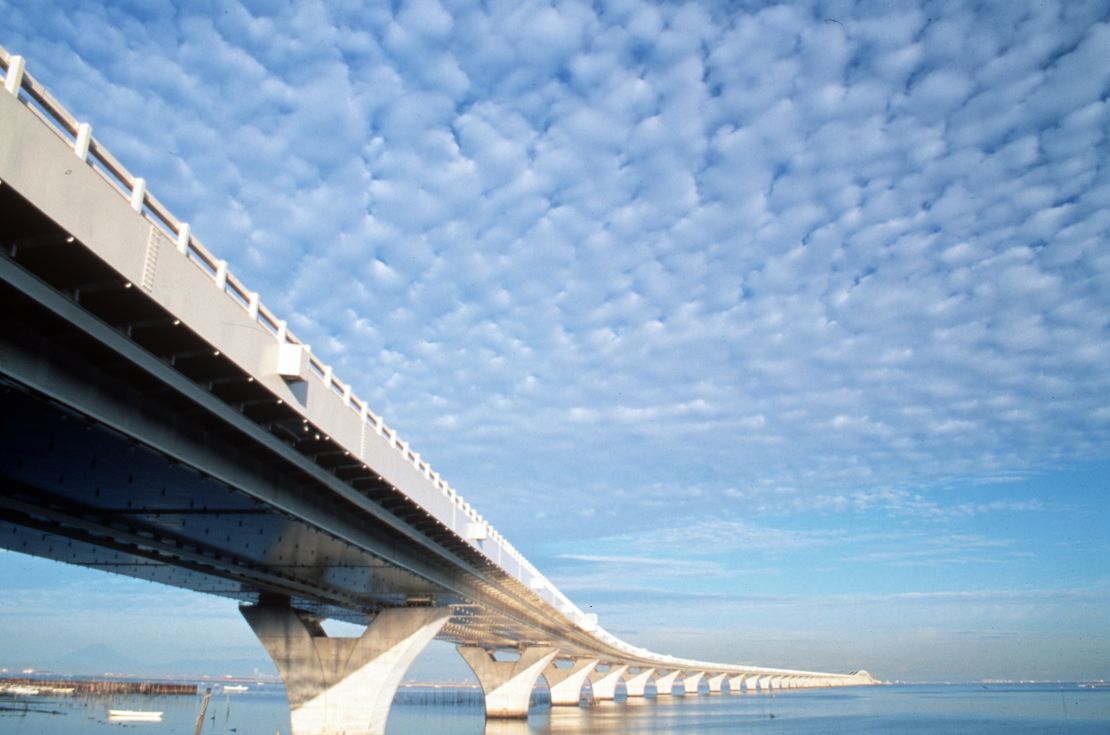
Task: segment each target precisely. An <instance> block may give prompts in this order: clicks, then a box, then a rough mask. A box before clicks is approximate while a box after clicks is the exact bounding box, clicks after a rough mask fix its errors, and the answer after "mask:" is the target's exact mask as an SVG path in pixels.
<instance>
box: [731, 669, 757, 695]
mask: <svg viewBox="0 0 1110 735" xmlns="http://www.w3.org/2000/svg"><path fill="white" fill-rule="evenodd" d="M747 678H748V675H747V674H738V675H737V676H733V677H731V678H729V680H728V691H729V693H730V694H739V693H740V692H742V691H744V680H745V679H747ZM748 688H749V689H750V688H751V687H750V686H749V687H748Z"/></svg>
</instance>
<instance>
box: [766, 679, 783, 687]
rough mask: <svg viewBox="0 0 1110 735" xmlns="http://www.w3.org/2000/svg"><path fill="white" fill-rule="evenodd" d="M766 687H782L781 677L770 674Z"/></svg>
mask: <svg viewBox="0 0 1110 735" xmlns="http://www.w3.org/2000/svg"><path fill="white" fill-rule="evenodd" d="M767 688H768V689H771V690H774V689H782V677H781V676H772V677H771V680H770V682H768V686H767Z"/></svg>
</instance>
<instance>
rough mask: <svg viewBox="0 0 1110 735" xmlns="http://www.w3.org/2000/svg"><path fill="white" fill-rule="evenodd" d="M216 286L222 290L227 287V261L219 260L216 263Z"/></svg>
mask: <svg viewBox="0 0 1110 735" xmlns="http://www.w3.org/2000/svg"><path fill="white" fill-rule="evenodd" d="M216 288H218V289H220V290H221V291H223V290H224V289H225V288H227V261H226V260H221V261H219V262H218V263H216Z"/></svg>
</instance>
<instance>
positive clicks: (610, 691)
mask: <svg viewBox="0 0 1110 735" xmlns="http://www.w3.org/2000/svg"><path fill="white" fill-rule="evenodd" d="M626 671H628V665H627V664H621V665H620V666H617V665H615V664H610V665H609V670H608V671H598V670H596V669H594V671H593V673H591V674H590V687H591V688H592V689H593V690H594V699H596V700H598V701H599V702H608V701H612V700H614V699H616V698H617V684H620V683H621V679H623V678H624V672H626Z"/></svg>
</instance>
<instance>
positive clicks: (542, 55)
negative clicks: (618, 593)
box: [0, 0, 1110, 530]
mask: <svg viewBox="0 0 1110 735" xmlns="http://www.w3.org/2000/svg"><path fill="white" fill-rule="evenodd" d="M0 9H2V14H3V16H4V18H5V26H4V28H3V30H2V32H0V33H2V36H3V37H2V39H0V41H2V42H3V43H4V44H5V45H6V46H8V47H9V48H10V49H12V50H13V51H15V52H19V53H23V54H25V55H27V56H28V57H29V59H30V60H31V64H32V70H33V72H34V73H36V74H37V75H38V76H39V77H40V78H42V79H43V80H44V81H45V82H46V83H47V84H48V85H49V87H50V88H51V89H53V90H55V91H56V93H57V95H58V96H59V98H60V99H62V100H64V101H65V102H66V104H67V105H70V106H71V107H72V108H73V109H74V110H75V112H77V114H78V115H79V116H80V117H81V118H82V119H89V120H92V121H93V122H94V124H95V126H96V133H97V135H98V137H99V138H100V139H101V140H103V141H105V142H106V143H107V144H108V146H109V147H110V148H111V149H112V150H113V151H115V152H117V153H118V154H119V155H120V156H121V157H122V158H123V159H124V161H125V162H126V164H127V165H128V166H130V167H131V168H132V169H133V170H135V171H138V172H141V173H142V174H143V175H145V176H146V177H147V179H148V181H149V182H150V185H151V188H152V190H153V191H155V192H156V193H157V195H158V196H159V197H160V198H161V199H163V200H164V201H167V202H169V203H170V204H171V206H172V208H173V209H174V210H175V211H176V212H178V213H179V214H180V216H181V217H183V218H185V219H189V220H191V221H192V222H193V225H194V230H195V231H196V232H197V233H198V234H199V235H200V237H201V238H202V239H203V240H204V241H205V242H206V243H207V244H208V245H209V246H210V247H212V248H214V249H216V250H217V251H218V252H219V253H220V254H221V255H222V256H223V257H226V258H228V260H229V261H230V262H231V263H232V267H233V269H234V270H235V271H236V273H238V274H240V275H241V276H242V277H243V278H244V279H245V280H246V281H247V283H249V284H251V285H252V287H254V288H257V289H258V290H260V291H261V292H262V295H263V298H264V300H266V302H267V303H269V304H271V305H272V306H273V307H274V308H276V309H278V310H279V311H280V312H282V313H283V314H285V315H286V316H288V317H289V318H290V322H291V324H293V325H294V327H295V329H296V330H297V332H298V333H299V334H300V335H301V336H302V337H303V338H304V339H305V340H306V341H308V342H310V343H312V344H313V345H314V346H315V347H316V349H317V351H318V352H320V353H321V354H323V355H324V356H325V357H326V359H328V360H330V361H332V362H333V363H334V364H335V367H336V370H337V372H338V374H340V375H341V376H343V377H344V378H345V379H346V380H349V381H351V382H353V383H354V385H355V387H356V390H357V391H358V392H359V393H360V394H361V395H362V397H364V398H366V399H367V400H369V401H370V403H371V405H372V406H374V407H375V409H376V410H378V411H379V412H381V413H383V414H384V415H385V416H386V417H387V419H388V420H389V421H390V422H391V423H392V424H394V425H395V426H397V427H398V428H399V429H400V430H401V431H402V433H403V434H404V435H405V436H406V437H407V438H409V439H410V440H411V441H412V442H413V444H414V445H415V446H417V447H418V448H419V449H420V450H421V451H422V453H423V454H424V455H425V456H427V457H429V458H430V459H431V460H432V461H433V463H435V465H436V466H437V468H438V469H440V470H441V471H442V472H443V473H444V474H445V475H446V476H447V477H448V478H450V479H451V480H452V481H453V482H454V483H455V484H456V485H458V486H459V487H460V489H462V491H463V492H464V493H465V494H466V495H467V496H468V497H469V498H471V499H472V500H474V501H475V502H476V503H477V504H478V505H479V507H482V508H483V511H484V512H486V513H487V514H488V515H489V516H490V517H491V518H493V519H494V520H495V522H498V523H499V524H500V525H505V524H506V523H526V522H527V521H522V520H519V518H520V516H519V511H521V510H524V509H527V508H529V507H530V501H529V498H531V497H534V494H535V493H536V492H541V491H549V497H550V501H549V505H550V507H549V508H548V511H549V514H548V516H547V517H548V518H550V517H552V516H551V514H552V513H563V512H571V513H573V512H575V511H576V510H590V509H602V510H604V508H605V506H606V499H607V498H613V497H618V496H619V497H622V498H623V502H625V503H626V508H627V507H638V508H639V510H641V511H642V512H644V513H652V512H655V511H653V510H652V509H653V508H659V507H663V505H664V503H661V502H659V500H660V494H661V492H662V491H661V492H647V493H645V494H644V495H642V496H641V495H639V494H637V493H634V492H630V491H629V490H630V489H631V488H633V487H636V486H640V485H650V486H652V487H656V488H658V487H662V488H666V489H667V492H671V493H673V494H675V495H679V496H681V495H682V494H683V493H686V498H687V500H688V502H689V503H691V504H693V505H691V506H690V507H691V510H694V511H696V510H697V508H698V507H710V505H709V504H712V507H716V506H717V505H719V504H720V502H721V501H722V498H724V499H726V500H727V498H728V497H729V495H727V493H731V494H732V495H733V496H736V495H740V496H743V495H744V494H745V493H753V492H778V491H779V490H784V489H785V490H786V491H789V492H791V493H795V494H796V493H798V492H802V493H803V494H805V493H815V494H817V496H818V497H819V498H822V499H823V500H821V502H822V503H825V506H824V507H825V509H827V510H830V511H836V510H851V509H853V508H857V507H858V506H859V503H860V502H863V501H861V500H860V499H861V498H863V497H866V496H865V495H858V494H857V495H853V494H852V493H859V492H863V493H872V494H874V493H884V492H885V493H890V492H893V493H896V494H895V495H893V496H891V497H893V498H894V501H892V502H895V503H896V504H898V503H900V504H902V505H904V504H905V503H904V502H903V501H904V499H905V498H906V497H909V496H907V495H906V493H907V492H908V491H907V490H906V488H907V487H909V486H919V487H925V486H927V485H928V484H929V483H930V482H940V481H945V480H949V479H951V478H953V477H968V476H989V475H991V474H996V473H1000V472H1014V471H1018V472H1021V471H1025V470H1031V469H1039V468H1044V467H1052V466H1056V465H1059V464H1066V463H1069V462H1074V461H1078V460H1089V459H1104V458H1105V454H1106V452H1105V448H1106V447H1107V446H1108V440H1110V403H1108V402H1107V396H1110V373H1108V372H1107V370H1106V369H1105V366H1106V365H1107V364H1110V340H1108V339H1107V335H1108V332H1107V319H1108V318H1110V261H1107V258H1106V255H1105V242H1106V235H1107V229H1108V227H1110V214H1108V212H1110V208H1107V207H1106V203H1107V201H1110V187H1108V181H1107V176H1108V173H1107V171H1108V170H1110V169H1108V167H1107V166H1106V162H1107V161H1106V159H1107V155H1106V154H1107V141H1106V134H1107V124H1106V121H1107V120H1108V119H1110V115H1108V114H1107V110H1106V96H1107V88H1108V86H1107V85H1108V76H1107V75H1108V74H1110V63H1108V62H1110V25H1108V22H1107V9H1106V6H1105V4H1104V3H1097V2H1089V3H1080V2H1074V3H1073V2H1069V3H1062V4H1053V3H1047V4H1036V5H1034V4H1027V3H1013V4H1001V3H995V4H985V5H970V4H964V3H923V4H921V5H919V6H917V7H910V6H906V5H896V6H892V7H887V6H873V5H869V4H863V5H858V6H857V5H852V4H848V3H840V2H828V3H822V2H814V3H792V4H790V5H786V6H775V5H766V6H765V5H763V4H760V3H744V4H691V3H685V4H677V5H657V4H655V3H649V2H641V1H638V0H629V1H628V2H614V3H608V4H605V5H603V6H596V5H594V6H591V5H589V4H583V3H578V2H559V3H555V4H552V5H549V4H546V3H535V2H521V3H514V4H513V5H512V6H511V7H507V8H502V9H491V8H490V7H487V6H482V5H478V4H472V3H464V2H458V3H452V2H444V3H440V2H436V0H422V1H421V2H416V3H411V4H408V3H406V4H402V5H401V6H400V7H399V8H398V9H397V10H396V12H393V11H392V10H391V9H390V8H389V7H388V6H381V7H370V8H367V7H364V4H362V3H346V2H340V3H323V2H313V1H311V0H309V1H306V2H298V3H295V4H292V5H287V4H284V3H267V2H243V3H237V2H205V3H183V4H181V5H180V6H176V5H174V4H172V3H169V2H164V3H144V4H141V5H139V4H136V5H127V4H122V5H121V4H104V5H92V6H90V5H88V4H84V3H81V4H70V3H65V2H61V1H60V0H56V1H46V0H43V1H36V2H34V3H30V2H18V1H15V0H0ZM599 477H601V478H602V479H598V478H599ZM695 478H696V481H695ZM890 488H897V489H896V490H890ZM555 489H558V490H559V491H558V492H550V491H553V490H555ZM915 492H916V490H915ZM622 493H623V494H622ZM837 497H839V498H842V499H843V502H840V503H838V502H837V501H835V500H828V499H829V498H834V499H835V498H837ZM699 503H701V504H704V505H703V506H699V505H698V504H699ZM969 507H972V506H969ZM975 507H977V506H975ZM953 512H959V511H958V510H957V511H953ZM586 517H592V518H593V520H584V521H583V522H584V523H586V524H587V525H588V524H589V523H604V522H605V513H599V514H596V515H593V516H586ZM506 530H511V529H506Z"/></svg>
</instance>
